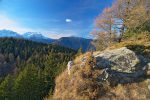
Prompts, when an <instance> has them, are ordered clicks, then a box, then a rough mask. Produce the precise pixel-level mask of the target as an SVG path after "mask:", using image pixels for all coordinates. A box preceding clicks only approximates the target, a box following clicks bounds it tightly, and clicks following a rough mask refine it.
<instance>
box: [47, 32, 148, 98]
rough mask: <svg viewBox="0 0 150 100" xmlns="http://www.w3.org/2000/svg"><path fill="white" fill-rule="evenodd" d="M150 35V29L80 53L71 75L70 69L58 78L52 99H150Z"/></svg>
mask: <svg viewBox="0 0 150 100" xmlns="http://www.w3.org/2000/svg"><path fill="white" fill-rule="evenodd" d="M149 37H150V34H149V33H148V34H147V33H145V34H144V33H142V34H138V35H137V36H136V37H134V36H133V37H131V38H128V40H127V39H126V40H124V41H122V42H121V43H117V44H113V45H112V46H111V47H109V48H107V49H106V50H104V51H96V52H94V53H93V54H92V53H85V54H83V55H80V56H79V57H77V58H76V59H75V60H74V65H73V66H72V68H71V74H70V75H69V74H68V70H67V69H66V70H65V71H64V72H63V73H61V74H60V75H59V76H58V77H57V78H56V87H55V91H54V95H53V97H52V98H50V99H53V100H59V99H60V100H85V99H86V100H131V99H133V100H135V99H140V100H149V99H150V96H149V94H150V77H149V76H150V38H149ZM135 41H136V42H135ZM124 46H126V47H124ZM122 47H123V48H122ZM85 59H86V61H85Z"/></svg>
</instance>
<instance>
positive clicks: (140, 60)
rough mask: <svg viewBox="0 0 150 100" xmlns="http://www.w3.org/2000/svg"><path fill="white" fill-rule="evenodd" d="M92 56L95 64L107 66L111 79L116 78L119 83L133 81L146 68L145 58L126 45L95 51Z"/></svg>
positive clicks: (104, 67)
mask: <svg viewBox="0 0 150 100" xmlns="http://www.w3.org/2000/svg"><path fill="white" fill-rule="evenodd" d="M94 57H95V58H96V62H97V66H98V67H99V68H102V69H106V68H109V72H108V74H109V76H110V77H111V79H113V80H115V79H117V81H118V82H120V83H126V82H127V83H129V82H133V81H135V80H136V79H137V78H138V77H140V76H143V75H144V74H145V73H146V71H147V70H148V67H147V63H148V62H147V61H146V59H144V57H143V56H139V55H136V54H135V53H134V52H133V51H131V50H129V49H127V48H126V47H123V48H120V49H115V50H107V51H103V52H97V53H95V54H94Z"/></svg>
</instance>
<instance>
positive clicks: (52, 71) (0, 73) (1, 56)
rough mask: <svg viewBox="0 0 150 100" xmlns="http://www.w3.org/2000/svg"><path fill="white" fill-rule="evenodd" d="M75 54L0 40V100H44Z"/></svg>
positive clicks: (65, 49)
mask: <svg viewBox="0 0 150 100" xmlns="http://www.w3.org/2000/svg"><path fill="white" fill-rule="evenodd" d="M74 54H75V51H73V50H72V49H67V48H64V47H60V46H57V45H47V44H42V43H36V42H32V41H27V40H22V39H13V38H0V78H1V80H0V99H1V100H3V99H11V100H41V99H43V97H45V96H46V95H48V93H49V92H50V93H51V92H52V91H53V88H54V85H55V84H54V79H55V76H56V75H58V74H59V73H60V72H62V71H63V70H64V69H65V67H66V62H67V61H69V60H70V59H72V58H73V57H74Z"/></svg>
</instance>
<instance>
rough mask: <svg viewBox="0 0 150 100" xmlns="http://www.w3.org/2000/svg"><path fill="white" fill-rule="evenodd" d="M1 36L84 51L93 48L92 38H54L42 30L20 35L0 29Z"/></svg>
mask: <svg viewBox="0 0 150 100" xmlns="http://www.w3.org/2000/svg"><path fill="white" fill-rule="evenodd" d="M0 37H13V38H22V39H27V40H32V41H34V42H41V43H46V44H57V45H61V46H64V47H67V48H71V49H74V50H78V49H79V48H82V49H83V52H85V51H87V50H89V49H91V48H93V46H92V44H91V42H92V39H86V38H82V37H75V36H70V37H61V38H59V39H52V38H49V37H46V36H43V35H42V33H40V32H26V33H24V34H22V35H20V34H19V33H17V32H14V31H11V30H0Z"/></svg>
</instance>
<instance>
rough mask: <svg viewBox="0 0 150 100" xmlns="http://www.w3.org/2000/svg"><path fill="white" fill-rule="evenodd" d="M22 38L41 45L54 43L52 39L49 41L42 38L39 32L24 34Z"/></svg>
mask: <svg viewBox="0 0 150 100" xmlns="http://www.w3.org/2000/svg"><path fill="white" fill-rule="evenodd" d="M22 36H23V38H25V39H28V40H32V41H36V42H42V43H51V42H53V41H54V39H50V38H48V37H45V36H43V35H42V33H40V32H27V33H24V34H23V35H22Z"/></svg>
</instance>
